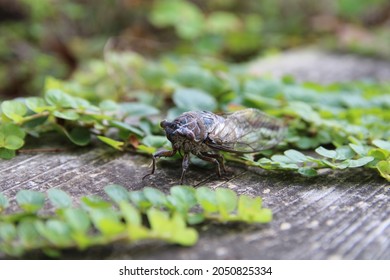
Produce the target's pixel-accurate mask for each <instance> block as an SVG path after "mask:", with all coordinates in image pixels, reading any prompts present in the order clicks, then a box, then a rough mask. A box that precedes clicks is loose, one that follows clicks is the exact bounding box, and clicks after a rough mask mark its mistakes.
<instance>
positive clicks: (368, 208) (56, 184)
mask: <svg viewBox="0 0 390 280" xmlns="http://www.w3.org/2000/svg"><path fill="white" fill-rule="evenodd" d="M56 141H57V140H55V141H47V142H51V143H53V142H56ZM44 142H45V141H42V143H44ZM57 145H58V146H59V147H62V148H65V150H64V151H60V152H57V153H38V154H21V155H18V156H17V157H16V158H14V159H12V160H9V161H5V160H2V161H0V191H2V192H3V193H4V194H5V195H7V196H8V197H14V196H15V194H16V193H17V191H19V190H21V189H32V190H39V191H45V190H48V189H51V188H60V189H62V190H65V191H67V192H69V193H70V194H71V195H72V196H73V197H74V198H78V197H81V196H85V195H90V194H98V195H102V196H104V192H103V187H104V186H106V185H107V184H111V183H115V184H120V185H123V186H125V187H126V188H128V189H129V190H137V189H141V188H143V187H145V186H153V187H157V188H160V189H161V190H162V191H164V192H168V191H169V188H170V187H171V186H173V185H175V184H177V183H178V182H179V178H180V172H181V171H180V169H181V165H180V162H179V161H169V162H168V161H160V163H159V165H158V170H157V172H156V174H155V175H154V176H151V177H149V178H148V179H146V180H144V181H142V179H141V178H142V176H143V175H144V174H146V173H148V172H149V171H150V168H149V164H150V159H149V158H147V157H145V156H141V155H134V154H122V153H119V152H116V151H113V150H112V149H110V148H108V147H103V146H102V145H94V146H91V147H87V148H82V149H80V148H69V149H67V145H65V144H63V143H58V144H57ZM36 146H38V147H40V146H41V145H40V144H39V143H36ZM69 147H71V146H69ZM228 169H229V173H228V174H227V176H226V178H223V179H220V178H218V177H217V176H216V175H215V174H214V169H211V170H209V169H203V168H200V167H196V166H191V168H190V170H189V172H188V174H187V178H188V183H190V184H192V185H195V186H199V185H206V186H210V187H213V188H214V187H217V186H221V187H227V188H230V189H233V190H234V191H236V192H237V193H239V194H250V195H260V196H262V197H263V203H264V206H265V207H268V208H271V209H272V211H273V213H274V219H273V221H272V222H271V223H270V224H267V225H246V224H239V225H237V224H235V225H220V224H207V225H205V226H201V227H199V228H198V230H199V232H200V240H199V242H198V243H197V245H195V246H194V247H190V248H186V247H180V246H174V245H169V244H165V243H160V242H142V243H139V244H135V245H123V244H115V245H112V246H105V247H99V248H93V249H91V250H88V251H86V252H81V253H80V252H75V251H72V252H67V253H65V255H64V258H75V259H390V199H389V198H390V190H389V186H390V185H389V183H388V182H386V181H385V180H384V179H383V178H381V177H379V175H378V174H377V173H376V172H375V171H373V170H362V169H356V170H352V171H343V172H334V171H332V172H327V173H325V174H322V175H320V176H318V177H315V178H305V177H302V176H300V175H294V174H292V173H287V172H285V173H273V172H268V171H263V170H260V169H256V168H251V167H250V168H248V167H245V166H241V165H238V164H234V163H228ZM15 209H16V205H15V203H11V210H15ZM4 257H5V256H1V255H0V258H4ZM28 257H32V258H37V257H38V258H39V257H41V256H28Z"/></svg>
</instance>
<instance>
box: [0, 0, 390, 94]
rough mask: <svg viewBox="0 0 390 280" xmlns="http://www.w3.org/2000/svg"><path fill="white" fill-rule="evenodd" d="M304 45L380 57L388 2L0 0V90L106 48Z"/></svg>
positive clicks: (221, 54)
mask: <svg viewBox="0 0 390 280" xmlns="http://www.w3.org/2000/svg"><path fill="white" fill-rule="evenodd" d="M118 38H119V39H118ZM308 45H316V46H320V47H321V48H323V49H326V50H330V51H337V52H347V53H358V54H360V55H367V56H373V57H380V58H382V59H386V60H388V59H390V1H388V0H370V1H367V0H319V1H312V0H259V1H252V0H35V1H32V0H0V99H10V98H15V97H18V96H31V95H40V94H41V93H42V88H43V84H44V80H45V78H46V77H47V76H53V77H55V78H58V79H69V78H71V77H72V75H74V74H75V73H77V71H78V70H79V69H81V68H82V67H85V65H87V64H88V63H90V62H91V61H94V60H102V59H103V56H104V50H105V48H107V47H110V48H118V49H120V48H124V49H130V50H132V51H136V52H138V53H140V54H142V55H144V56H147V57H158V56H160V55H162V54H167V53H168V54H172V55H183V54H184V55H185V54H191V55H194V54H195V55H202V56H213V57H217V58H220V59H223V60H225V61H229V62H246V61H249V60H251V59H254V58H256V57H258V56H264V55H269V54H272V53H275V52H280V51H284V50H287V49H292V48H296V47H302V46H308Z"/></svg>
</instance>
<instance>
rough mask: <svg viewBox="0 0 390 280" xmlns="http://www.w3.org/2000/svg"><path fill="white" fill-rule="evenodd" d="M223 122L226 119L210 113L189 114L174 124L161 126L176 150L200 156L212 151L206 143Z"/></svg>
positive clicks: (166, 122)
mask: <svg viewBox="0 0 390 280" xmlns="http://www.w3.org/2000/svg"><path fill="white" fill-rule="evenodd" d="M222 121H224V118H222V117H219V116H217V115H215V114H213V113H210V112H206V111H201V112H187V113H184V114H182V115H180V116H179V117H177V118H176V119H174V120H173V121H172V122H168V121H163V122H161V126H162V127H163V128H164V130H165V133H166V135H167V138H168V139H169V140H170V141H171V142H172V145H173V147H174V148H175V149H176V150H179V151H180V150H182V151H184V153H193V154H198V153H199V152H207V151H210V150H211V149H210V147H208V146H207V145H206V144H205V143H204V142H205V140H206V139H207V136H208V134H209V132H210V131H212V130H213V129H214V128H215V126H216V125H217V123H218V122H222Z"/></svg>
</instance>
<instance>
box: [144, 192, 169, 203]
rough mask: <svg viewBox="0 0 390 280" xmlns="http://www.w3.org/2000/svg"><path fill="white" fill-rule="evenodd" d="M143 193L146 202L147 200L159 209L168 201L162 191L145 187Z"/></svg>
mask: <svg viewBox="0 0 390 280" xmlns="http://www.w3.org/2000/svg"><path fill="white" fill-rule="evenodd" d="M143 192H144V195H145V197H146V198H147V200H149V202H151V203H152V204H153V206H156V207H161V206H167V205H168V201H167V199H166V197H165V194H164V193H163V192H162V191H160V190H158V189H155V188H150V187H146V188H144V190H143Z"/></svg>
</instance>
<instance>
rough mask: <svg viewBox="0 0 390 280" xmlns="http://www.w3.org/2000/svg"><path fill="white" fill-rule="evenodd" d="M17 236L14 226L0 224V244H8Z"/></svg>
mask: <svg viewBox="0 0 390 280" xmlns="http://www.w3.org/2000/svg"><path fill="white" fill-rule="evenodd" d="M16 236H17V232H16V228H15V225H14V224H12V223H5V222H0V240H1V242H10V241H12V240H13V239H15V238H16Z"/></svg>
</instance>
